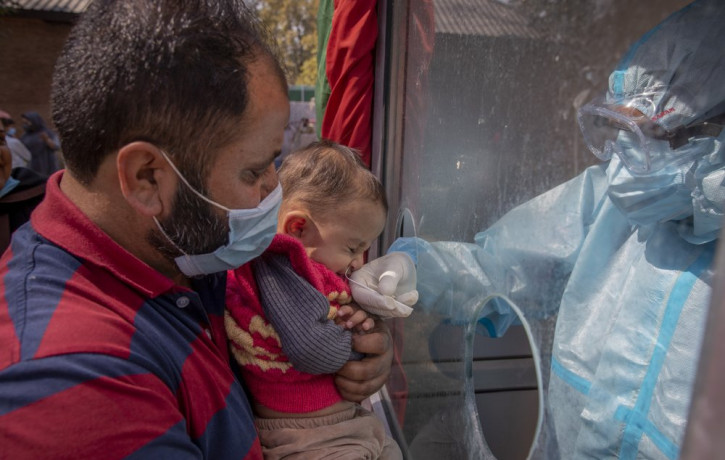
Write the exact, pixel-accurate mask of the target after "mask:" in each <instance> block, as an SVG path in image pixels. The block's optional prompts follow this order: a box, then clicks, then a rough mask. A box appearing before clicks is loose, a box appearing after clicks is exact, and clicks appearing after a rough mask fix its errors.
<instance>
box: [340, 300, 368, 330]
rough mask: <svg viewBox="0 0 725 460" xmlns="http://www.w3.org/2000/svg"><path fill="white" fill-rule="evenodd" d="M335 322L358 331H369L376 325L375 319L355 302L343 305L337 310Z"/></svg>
mask: <svg viewBox="0 0 725 460" xmlns="http://www.w3.org/2000/svg"><path fill="white" fill-rule="evenodd" d="M335 322H336V323H337V324H342V325H343V326H344V327H345V329H355V330H356V331H358V332H367V331H369V330H370V329H372V328H373V326H375V319H373V318H372V317H371V316H370V315H368V313H367V312H366V311H365V310H363V309H362V308H360V307H358V306H357V305H354V304H347V305H343V306H342V307H340V308H339V309H338V310H337V316H335Z"/></svg>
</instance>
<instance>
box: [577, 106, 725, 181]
mask: <svg viewBox="0 0 725 460" xmlns="http://www.w3.org/2000/svg"><path fill="white" fill-rule="evenodd" d="M577 121H578V122H579V127H580V128H581V131H582V134H583V136H584V142H585V143H586V145H587V147H588V148H589V150H591V151H592V153H593V154H594V155H596V156H597V157H598V158H600V159H602V160H605V161H606V160H610V159H611V158H612V155H613V154H617V156H619V158H620V160H621V161H622V163H624V165H625V166H626V167H627V169H628V170H629V171H630V172H631V173H632V174H636V175H642V174H648V173H652V172H656V171H658V170H660V169H662V168H663V167H664V166H666V165H668V164H672V163H673V162H679V161H684V160H686V159H687V158H685V157H684V156H683V155H678V152H676V150H677V149H678V148H680V147H682V146H684V145H685V144H687V143H688V142H689V141H690V140H691V139H692V138H694V137H701V136H718V135H719V134H720V132H721V131H722V129H723V121H725V120H724V119H723V116H722V115H720V116H718V117H717V118H711V119H708V120H705V121H702V122H696V123H693V124H691V125H689V126H684V127H680V128H677V129H676V130H674V131H667V130H666V129H665V128H663V127H662V126H661V125H659V124H658V123H656V122H654V121H653V120H652V119H651V118H649V117H647V116H646V115H644V114H642V112H640V111H639V110H637V109H634V108H631V107H626V106H622V105H613V104H605V103H601V102H595V103H589V104H586V105H584V106H583V107H581V108H580V109H579V111H578V113H577ZM623 138H626V140H627V146H626V148H624V147H623V146H622V142H621V139H623ZM663 141H664V142H663ZM665 142H666V143H665ZM663 145H664V147H663Z"/></svg>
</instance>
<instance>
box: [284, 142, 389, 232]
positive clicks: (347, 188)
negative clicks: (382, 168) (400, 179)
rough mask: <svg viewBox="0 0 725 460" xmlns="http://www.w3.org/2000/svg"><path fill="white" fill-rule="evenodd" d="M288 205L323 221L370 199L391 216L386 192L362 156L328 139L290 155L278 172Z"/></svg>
mask: <svg viewBox="0 0 725 460" xmlns="http://www.w3.org/2000/svg"><path fill="white" fill-rule="evenodd" d="M278 175H279V182H280V184H281V185H282V194H283V196H284V202H285V203H288V204H290V203H299V204H302V205H303V206H304V207H306V208H307V209H308V210H309V212H310V213H312V214H314V215H315V216H320V217H322V218H324V217H326V216H328V215H332V213H334V212H335V209H336V208H337V207H338V206H339V205H340V204H344V203H347V202H349V201H352V200H361V199H368V200H371V201H372V202H374V203H380V205H381V206H382V207H383V210H384V212H385V214H387V213H388V200H387V198H386V196H385V188H384V187H383V185H382V184H381V183H380V181H379V180H378V178H377V177H375V175H374V174H373V173H372V172H370V170H368V169H367V168H366V167H365V165H364V164H363V162H362V160H361V159H360V155H359V154H358V153H357V152H356V151H355V150H354V149H351V148H349V147H346V146H344V145H341V144H338V143H336V142H332V141H329V140H326V139H323V140H320V141H317V142H313V143H311V144H310V145H308V146H307V147H305V148H303V149H300V150H297V151H295V152H293V153H291V154H289V155H288V156H287V157H285V159H284V160H283V161H282V165H281V166H280V168H279V171H278Z"/></svg>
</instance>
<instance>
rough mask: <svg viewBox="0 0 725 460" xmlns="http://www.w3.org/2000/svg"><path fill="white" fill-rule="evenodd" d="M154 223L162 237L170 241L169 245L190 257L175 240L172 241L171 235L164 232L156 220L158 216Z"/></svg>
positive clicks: (154, 217)
mask: <svg viewBox="0 0 725 460" xmlns="http://www.w3.org/2000/svg"><path fill="white" fill-rule="evenodd" d="M153 219H154V223H155V224H156V227H158V229H159V231H160V232H161V234H162V235H164V237H165V238H166V239H167V240H168V242H169V243H171V245H172V246H173V247H174V248H175V249H176V250H177V251H179V252H180V253H182V254H184V255H185V256H188V255H189V254H187V253H186V251H184V250H183V249H181V248H180V247H179V246H178V245H177V244H176V243H174V240H172V239H171V238H170V237H169V235H168V234H167V233H166V232H165V231H164V229H163V227H161V223H159V220H158V219H157V218H156V216H153Z"/></svg>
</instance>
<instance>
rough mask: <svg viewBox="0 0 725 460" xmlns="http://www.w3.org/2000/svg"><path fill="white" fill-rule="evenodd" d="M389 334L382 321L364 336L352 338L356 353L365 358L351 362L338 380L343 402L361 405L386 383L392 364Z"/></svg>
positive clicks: (338, 372)
mask: <svg viewBox="0 0 725 460" xmlns="http://www.w3.org/2000/svg"><path fill="white" fill-rule="evenodd" d="M392 344H393V341H392V339H391V336H390V330H389V329H388V326H387V325H386V324H385V322H384V321H383V320H381V319H378V320H376V321H375V328H373V329H372V330H371V331H369V332H367V333H365V334H353V335H352V348H353V350H354V351H357V352H359V353H363V354H365V357H364V358H363V359H362V360H360V361H348V362H347V364H345V365H344V366H343V367H342V368H341V369H340V370H339V371H337V374H336V376H335V385H337V390H338V391H339V392H340V394H341V395H342V397H343V398H345V399H347V400H348V401H354V402H360V401H362V400H363V399H365V398H367V397H368V396H370V395H372V394H373V393H375V392H376V391H378V390H379V389H380V388H382V386H383V385H385V382H387V380H388V377H389V376H390V365H391V364H392V362H393V346H392Z"/></svg>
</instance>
